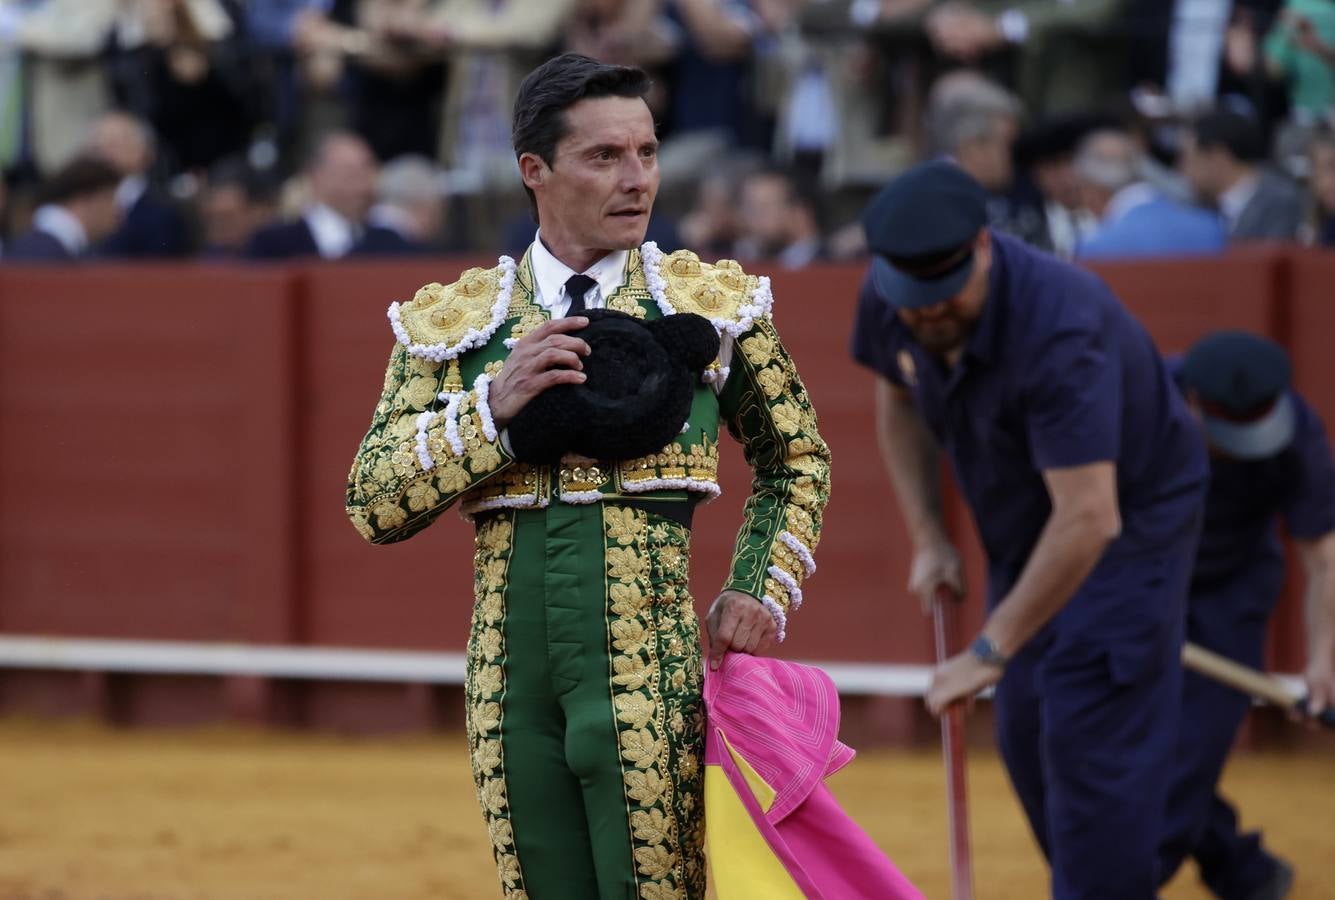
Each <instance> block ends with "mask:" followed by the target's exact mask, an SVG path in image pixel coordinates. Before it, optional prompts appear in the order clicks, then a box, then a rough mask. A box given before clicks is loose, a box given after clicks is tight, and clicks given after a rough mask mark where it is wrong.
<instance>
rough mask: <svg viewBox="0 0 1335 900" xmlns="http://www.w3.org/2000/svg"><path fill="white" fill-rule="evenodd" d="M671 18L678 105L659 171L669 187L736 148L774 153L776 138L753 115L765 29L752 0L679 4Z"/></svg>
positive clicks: (670, 9) (671, 73)
mask: <svg viewBox="0 0 1335 900" xmlns="http://www.w3.org/2000/svg"><path fill="white" fill-rule="evenodd" d="M666 12H667V16H668V20H669V22H671V24H672V25H673V26H674V30H675V35H676V46H675V49H676V53H675V55H674V57H673V60H672V63H671V65H670V67H669V69H668V73H667V74H668V83H669V84H670V85H671V90H672V96H673V97H674V99H675V100H676V102H673V103H672V105H671V114H670V116H669V117H668V122H667V126H668V127H667V137H666V139H665V140H664V142H663V147H662V148H661V149H660V152H659V169H660V170H661V172H662V174H663V182H664V185H665V186H670V185H676V184H680V183H681V181H682V180H684V178H686V177H693V176H694V175H695V174H696V173H698V172H699V171H700V169H701V168H702V167H703V166H705V165H708V164H709V161H711V160H713V159H717V157H718V155H719V154H720V153H721V152H724V151H726V150H728V149H730V148H743V149H765V150H768V148H769V146H770V138H771V135H770V133H769V132H768V130H767V129H766V128H765V127H764V126H763V125H762V123H760V122H759V121H758V120H757V118H756V114H755V104H754V99H755V95H754V85H753V81H752V75H753V72H754V68H755V48H756V43H757V41H760V40H761V39H763V37H764V36H765V35H766V29H765V24H764V22H763V20H762V19H761V18H760V17H759V16H758V15H757V14H756V11H755V3H754V0H674V2H672V3H670V4H668V5H667V6H666Z"/></svg>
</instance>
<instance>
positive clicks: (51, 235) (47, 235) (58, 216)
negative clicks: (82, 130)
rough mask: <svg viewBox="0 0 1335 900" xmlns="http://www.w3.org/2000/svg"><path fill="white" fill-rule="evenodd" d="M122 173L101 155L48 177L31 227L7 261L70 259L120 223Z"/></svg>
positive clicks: (12, 247)
mask: <svg viewBox="0 0 1335 900" xmlns="http://www.w3.org/2000/svg"><path fill="white" fill-rule="evenodd" d="M120 182H121V176H120V173H119V172H117V171H116V170H115V169H113V168H112V167H111V166H110V165H108V164H107V163H106V162H104V161H102V160H100V159H90V158H85V157H80V158H78V159H75V160H74V161H73V162H71V163H69V164H68V165H66V166H65V167H64V168H63V169H61V170H60V171H59V172H57V173H56V174H55V175H54V176H53V177H52V178H51V179H50V180H49V181H47V182H46V183H45V184H44V185H43V186H42V188H41V191H40V192H39V202H40V203H41V205H40V206H38V207H37V211H36V212H35V213H34V214H33V218H32V230H31V231H29V232H28V233H27V234H24V235H21V236H19V237H18V238H16V239H15V240H14V242H13V243H12V244H11V245H10V246H9V248H8V252H7V253H6V257H5V259H6V261H7V262H49V263H57V262H72V261H74V260H76V259H80V258H83V257H85V256H87V255H88V253H89V248H90V247H91V246H92V245H93V244H95V243H96V242H98V241H100V240H102V239H103V238H105V237H106V236H108V235H109V234H111V233H112V232H113V231H115V230H116V226H117V225H119V224H120V219H121V210H120V206H119V205H118V204H117V202H116V189H117V187H118V185H119V184H120Z"/></svg>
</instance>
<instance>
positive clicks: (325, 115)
mask: <svg viewBox="0 0 1335 900" xmlns="http://www.w3.org/2000/svg"><path fill="white" fill-rule="evenodd" d="M245 14H246V25H247V31H248V34H249V36H250V40H251V44H252V58H253V61H254V63H255V64H256V65H257V66H259V67H261V68H263V69H265V70H267V71H268V72H269V73H270V75H271V77H270V87H271V96H270V104H271V108H272V110H273V125H274V129H275V133H276V137H277V149H278V150H279V151H280V152H281V153H282V154H286V153H288V152H289V151H290V150H291V149H292V148H301V147H306V146H308V139H309V138H310V136H312V135H316V134H320V133H322V132H324V131H328V130H330V129H332V128H335V127H338V126H339V125H341V124H342V120H343V119H344V118H345V117H344V115H343V110H342V108H341V104H340V103H339V102H338V100H339V98H338V96H337V89H338V87H339V86H340V84H341V82H342V80H343V76H344V73H345V64H346V61H347V59H348V58H349V57H355V56H357V55H359V54H361V53H363V52H364V51H365V50H366V46H367V43H368V40H369V39H368V36H367V35H366V33H365V32H364V31H362V30H360V29H357V28H355V27H353V25H352V20H351V4H349V3H346V2H343V0H249V2H248V3H247V4H246V7H245Z"/></svg>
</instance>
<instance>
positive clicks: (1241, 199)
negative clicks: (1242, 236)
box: [1219, 175, 1261, 232]
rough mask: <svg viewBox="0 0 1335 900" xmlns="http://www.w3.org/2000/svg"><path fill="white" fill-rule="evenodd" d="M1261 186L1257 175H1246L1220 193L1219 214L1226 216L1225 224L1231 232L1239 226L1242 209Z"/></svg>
mask: <svg viewBox="0 0 1335 900" xmlns="http://www.w3.org/2000/svg"><path fill="white" fill-rule="evenodd" d="M1260 186H1261V179H1260V178H1258V177H1257V176H1255V175H1246V176H1244V177H1242V178H1239V179H1238V180H1237V181H1236V182H1234V184H1233V186H1232V187H1231V188H1229V189H1228V190H1226V191H1224V192H1223V193H1222V194H1220V195H1219V214H1220V215H1221V216H1223V217H1224V224H1225V225H1227V226H1228V230H1229V231H1230V232H1231V231H1233V229H1234V228H1237V227H1238V219H1240V218H1242V211H1243V210H1244V209H1246V208H1247V204H1248V203H1251V202H1252V198H1253V197H1255V196H1256V189H1257V188H1258V187H1260Z"/></svg>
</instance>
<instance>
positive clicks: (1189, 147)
mask: <svg viewBox="0 0 1335 900" xmlns="http://www.w3.org/2000/svg"><path fill="white" fill-rule="evenodd" d="M1265 158H1266V148H1265V142H1264V140H1263V138H1262V134H1261V129H1260V126H1259V125H1257V123H1256V122H1255V121H1254V120H1253V119H1251V118H1249V117H1247V116H1244V115H1241V114H1239V113H1235V112H1228V111H1218V112H1212V113H1207V114H1206V115H1204V116H1202V117H1201V118H1199V119H1197V120H1196V122H1195V123H1194V124H1193V125H1192V127H1191V128H1190V129H1188V130H1187V133H1186V134H1185V135H1184V136H1183V142H1182V158H1181V166H1182V174H1183V175H1185V176H1186V178H1187V181H1188V182H1190V184H1191V186H1192V188H1193V189H1194V190H1195V191H1196V193H1197V194H1198V195H1199V196H1200V197H1201V198H1202V199H1204V200H1205V201H1207V202H1209V203H1211V204H1213V205H1214V206H1215V207H1216V208H1217V209H1218V210H1219V213H1220V215H1221V216H1222V217H1223V219H1224V223H1225V226H1226V227H1227V229H1228V236H1229V239H1230V240H1233V241H1252V240H1281V241H1291V240H1293V239H1294V238H1296V237H1297V235H1298V226H1299V224H1300V223H1301V221H1302V197H1301V195H1300V194H1299V192H1298V187H1297V185H1295V184H1294V183H1293V182H1292V181H1290V180H1289V179H1288V178H1286V177H1285V176H1283V175H1281V174H1279V173H1278V172H1275V171H1272V170H1270V169H1268V168H1266V167H1265V166H1264V165H1263V163H1264V161H1265Z"/></svg>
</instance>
